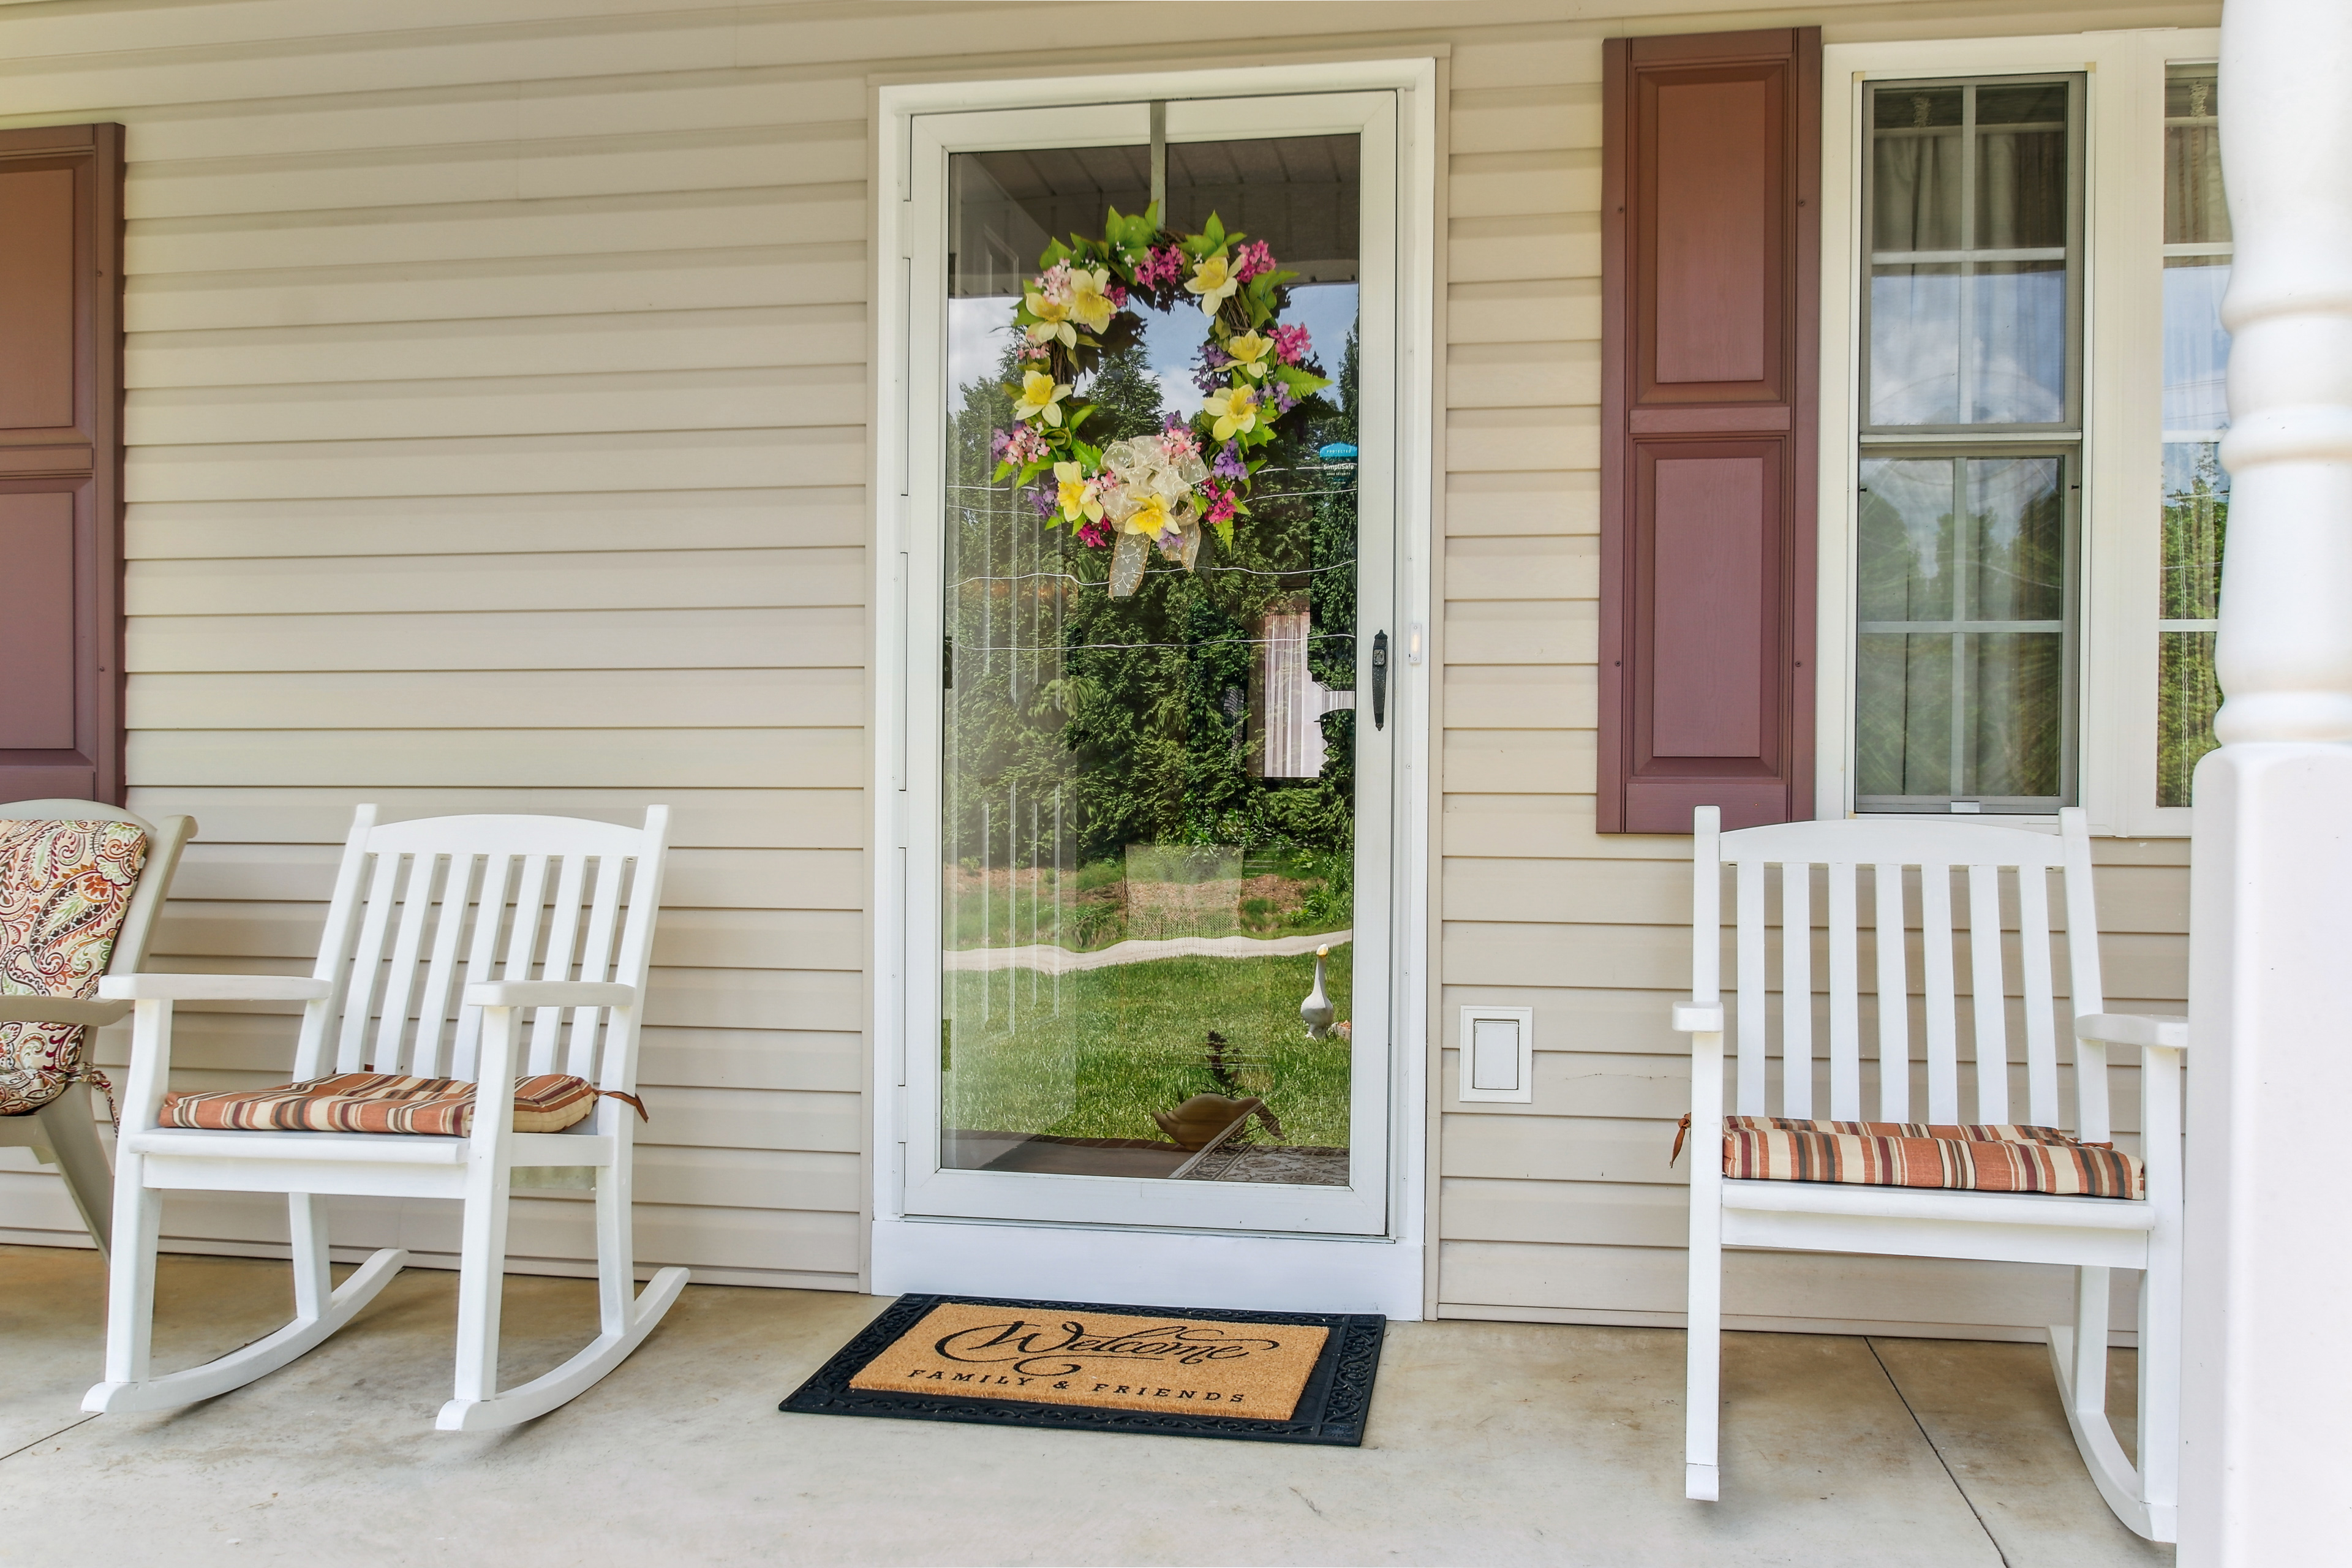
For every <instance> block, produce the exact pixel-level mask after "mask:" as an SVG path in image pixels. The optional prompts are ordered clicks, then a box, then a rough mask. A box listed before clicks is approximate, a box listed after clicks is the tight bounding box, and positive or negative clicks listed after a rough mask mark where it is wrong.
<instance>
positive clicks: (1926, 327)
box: [1870, 266, 1960, 425]
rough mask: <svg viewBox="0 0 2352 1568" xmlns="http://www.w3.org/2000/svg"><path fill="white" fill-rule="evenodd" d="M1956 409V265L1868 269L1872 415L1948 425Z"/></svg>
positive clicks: (1881, 421)
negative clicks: (1869, 271)
mask: <svg viewBox="0 0 2352 1568" xmlns="http://www.w3.org/2000/svg"><path fill="white" fill-rule="evenodd" d="M1959 416H1960V269H1959V268H1958V267H1950V266H1929V267H1874V268H1871V274H1870V422H1871V423H1872V424H1873V425H1951V424H1957V423H1958V420H1959Z"/></svg>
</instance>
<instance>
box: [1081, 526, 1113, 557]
mask: <svg viewBox="0 0 2352 1568" xmlns="http://www.w3.org/2000/svg"><path fill="white" fill-rule="evenodd" d="M1078 542H1079V543H1081V544H1083V545H1086V546H1087V547H1088V548H1089V549H1094V550H1099V549H1101V548H1102V547H1103V546H1104V545H1106V544H1108V543H1109V542H1110V525H1109V524H1108V523H1104V522H1089V523H1086V524H1084V525H1082V526H1081V527H1080V528H1079V530H1078Z"/></svg>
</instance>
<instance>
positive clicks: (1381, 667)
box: [1372, 632, 1389, 730]
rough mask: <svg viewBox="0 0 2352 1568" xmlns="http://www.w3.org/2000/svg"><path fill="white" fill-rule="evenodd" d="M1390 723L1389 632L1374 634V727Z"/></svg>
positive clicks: (1380, 728) (1382, 726) (1386, 725)
mask: <svg viewBox="0 0 2352 1568" xmlns="http://www.w3.org/2000/svg"><path fill="white" fill-rule="evenodd" d="M1388 723H1389V634H1388V633H1386V632H1375V633H1373V634H1372V728H1373V729H1375V730H1385V729H1387V728H1388Z"/></svg>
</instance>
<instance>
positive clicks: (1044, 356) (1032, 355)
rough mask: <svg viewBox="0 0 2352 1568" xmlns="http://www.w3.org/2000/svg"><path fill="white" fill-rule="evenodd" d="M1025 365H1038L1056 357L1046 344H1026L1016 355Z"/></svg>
mask: <svg viewBox="0 0 2352 1568" xmlns="http://www.w3.org/2000/svg"><path fill="white" fill-rule="evenodd" d="M1015 357H1016V358H1018V359H1019V360H1020V362H1021V363H1023V364H1036V363H1039V362H1041V361H1044V360H1049V359H1051V358H1053V357H1054V351H1053V350H1052V349H1050V348H1047V347H1046V346H1045V344H1044V343H1024V344H1022V345H1021V348H1020V350H1019V352H1018V353H1017V354H1016V355H1015Z"/></svg>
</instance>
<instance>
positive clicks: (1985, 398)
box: [1968, 261, 2067, 425]
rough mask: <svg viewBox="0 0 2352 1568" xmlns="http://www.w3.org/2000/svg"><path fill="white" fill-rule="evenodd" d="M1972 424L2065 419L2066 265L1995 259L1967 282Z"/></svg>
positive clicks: (1979, 267)
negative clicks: (1972, 321)
mask: <svg viewBox="0 0 2352 1568" xmlns="http://www.w3.org/2000/svg"><path fill="white" fill-rule="evenodd" d="M1969 290H1970V293H1971V296H1972V298H1971V299H1970V301H1969V303H1970V305H1971V306H1972V310H1971V311H1970V314H1971V316H1972V317H1973V320H1974V323H1975V331H1973V332H1971V333H1970V334H1969V373H1970V374H1969V415H1968V417H1969V423H1971V424H1977V425H2003V424H2015V425H2055V424H2057V423H2059V422H2060V421H2061V420H2063V419H2064V418H2065V417H2066V348H2067V338H2066V266H2065V263H2063V262H2060V261H1989V262H1979V263H1978V265H1977V269H1976V276H1975V277H1973V278H1971V279H1969Z"/></svg>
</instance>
